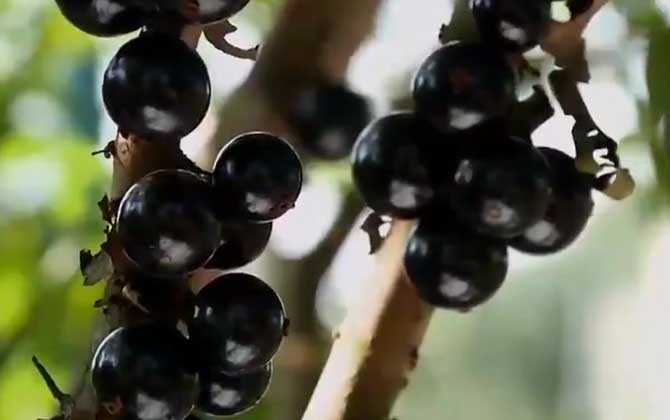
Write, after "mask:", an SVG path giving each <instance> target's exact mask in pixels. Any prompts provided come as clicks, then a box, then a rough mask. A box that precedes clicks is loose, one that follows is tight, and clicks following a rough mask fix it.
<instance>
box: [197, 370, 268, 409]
mask: <svg viewBox="0 0 670 420" xmlns="http://www.w3.org/2000/svg"><path fill="white" fill-rule="evenodd" d="M271 377H272V362H270V363H268V364H267V365H265V366H263V367H261V368H259V369H256V370H253V371H251V372H245V373H242V374H239V375H229V374H226V373H224V372H216V371H210V370H205V371H203V372H201V373H200V394H199V396H198V401H197V403H196V407H195V412H196V413H197V414H200V415H202V416H204V417H207V418H211V417H223V416H232V415H235V414H240V413H242V412H243V411H246V410H248V409H250V408H252V407H253V406H254V405H256V404H257V403H258V402H259V401H260V400H261V399H262V398H263V395H265V392H266V391H267V389H268V387H269V385H270V379H271Z"/></svg>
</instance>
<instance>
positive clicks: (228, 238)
mask: <svg viewBox="0 0 670 420" xmlns="http://www.w3.org/2000/svg"><path fill="white" fill-rule="evenodd" d="M221 232H222V233H221V238H222V240H223V244H222V245H221V246H219V249H217V250H216V252H215V253H214V255H213V256H212V258H210V260H209V261H208V262H207V264H205V268H212V269H218V270H230V269H233V268H239V267H242V266H245V265H247V264H249V263H250V262H252V261H253V260H255V259H256V258H258V257H259V256H260V255H261V254H262V253H263V251H264V250H265V247H266V246H267V244H268V242H269V241H270V235H271V234H272V223H243V222H242V223H224V225H223V228H222V229H221Z"/></svg>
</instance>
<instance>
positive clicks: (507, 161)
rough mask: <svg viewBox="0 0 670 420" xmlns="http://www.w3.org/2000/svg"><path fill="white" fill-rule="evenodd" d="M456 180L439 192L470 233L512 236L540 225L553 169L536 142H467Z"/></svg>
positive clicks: (485, 140) (546, 203) (503, 137)
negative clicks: (550, 171)
mask: <svg viewBox="0 0 670 420" xmlns="http://www.w3.org/2000/svg"><path fill="white" fill-rule="evenodd" d="M467 146H469V147H466V150H465V152H464V153H463V155H462V159H461V161H460V163H459V164H458V167H457V169H456V173H455V174H454V177H453V180H450V182H449V183H447V184H446V185H443V187H442V188H441V189H440V197H439V201H440V202H441V203H442V202H444V201H448V202H449V204H450V206H451V209H453V211H454V212H455V213H456V215H457V216H458V217H459V218H460V219H461V220H463V221H465V222H466V223H467V224H468V225H469V226H470V228H471V229H474V230H476V231H478V232H479V233H482V234H485V235H490V236H494V237H498V238H511V237H514V236H517V235H520V234H521V233H522V232H523V231H525V230H526V229H528V228H529V227H531V226H532V225H534V224H535V223H537V222H538V221H539V220H540V219H541V218H542V216H543V215H544V214H545V211H546V210H547V207H548V205H549V197H550V194H551V179H550V173H549V167H548V165H547V162H546V160H545V159H544V157H543V156H542V154H541V153H540V152H539V151H538V150H537V149H535V148H534V147H533V146H532V145H531V144H529V143H528V142H525V141H523V140H519V139H515V138H506V137H505V136H504V135H503V136H501V137H500V138H490V139H479V141H476V140H474V139H473V141H472V142H470V143H468V144H467Z"/></svg>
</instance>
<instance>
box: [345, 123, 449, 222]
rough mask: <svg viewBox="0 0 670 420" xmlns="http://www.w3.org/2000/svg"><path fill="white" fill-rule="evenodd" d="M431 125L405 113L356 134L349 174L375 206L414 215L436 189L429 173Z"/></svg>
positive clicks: (385, 211)
mask: <svg viewBox="0 0 670 420" xmlns="http://www.w3.org/2000/svg"><path fill="white" fill-rule="evenodd" d="M436 135H437V134H436V133H435V132H434V131H433V130H432V128H431V127H430V126H429V125H428V124H427V123H425V122H424V121H422V120H421V119H419V118H417V117H416V115H415V114H413V113H410V112H399V113H395V114H391V115H388V116H385V117H382V118H380V119H378V120H376V121H374V122H373V123H372V124H370V125H369V126H368V127H367V128H366V129H365V130H364V131H363V132H362V133H361V135H360V136H359V138H358V140H357V141H356V145H355V146H354V150H353V155H352V161H353V163H352V171H353V179H354V182H355V184H356V187H357V188H358V191H359V192H360V194H361V195H362V196H363V200H364V201H365V203H366V204H367V205H368V206H369V207H370V208H372V209H373V210H374V211H376V212H377V213H380V214H384V215H387V216H392V217H396V218H399V219H413V218H416V217H418V216H419V215H420V213H421V212H422V211H423V210H424V209H426V208H427V207H428V206H429V205H430V203H431V201H432V199H433V197H434V195H435V191H434V188H433V182H432V173H431V143H432V142H436V141H437V139H436V138H435V137H436Z"/></svg>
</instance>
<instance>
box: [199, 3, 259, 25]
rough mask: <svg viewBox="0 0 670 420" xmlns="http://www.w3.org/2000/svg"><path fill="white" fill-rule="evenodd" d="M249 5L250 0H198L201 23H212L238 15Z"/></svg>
mask: <svg viewBox="0 0 670 420" xmlns="http://www.w3.org/2000/svg"><path fill="white" fill-rule="evenodd" d="M248 3H249V0H198V4H199V5H200V22H201V23H211V22H217V21H220V20H223V19H228V18H229V17H231V16H233V15H235V14H237V13H238V12H239V11H241V10H242V9H244V7H245V6H246V5H247V4H248Z"/></svg>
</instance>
